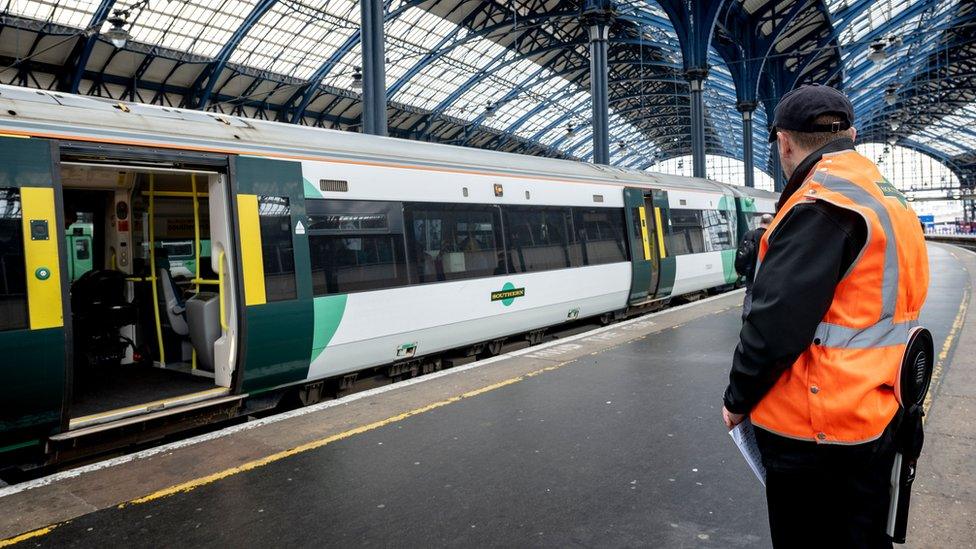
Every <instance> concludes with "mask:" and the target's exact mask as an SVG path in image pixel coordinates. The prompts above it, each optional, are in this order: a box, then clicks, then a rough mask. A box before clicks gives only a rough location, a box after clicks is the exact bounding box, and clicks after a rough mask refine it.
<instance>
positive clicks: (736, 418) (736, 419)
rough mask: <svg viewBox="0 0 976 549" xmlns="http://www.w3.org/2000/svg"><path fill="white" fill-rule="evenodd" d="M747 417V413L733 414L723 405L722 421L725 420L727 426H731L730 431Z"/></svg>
mask: <svg viewBox="0 0 976 549" xmlns="http://www.w3.org/2000/svg"><path fill="white" fill-rule="evenodd" d="M745 418H746V416H745V414H733V413H732V412H730V411H729V410H728V409H727V408H726V407H725V406H722V421H724V422H725V426H726V427H728V428H729V431H731V430H732V428H733V427H735V426H736V425H738V424H740V423H742V420H743V419H745Z"/></svg>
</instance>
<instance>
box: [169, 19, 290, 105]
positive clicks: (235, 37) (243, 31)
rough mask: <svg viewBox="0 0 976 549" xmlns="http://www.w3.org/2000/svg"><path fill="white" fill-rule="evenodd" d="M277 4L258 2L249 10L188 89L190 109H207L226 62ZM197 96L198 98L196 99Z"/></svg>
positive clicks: (187, 100)
mask: <svg viewBox="0 0 976 549" xmlns="http://www.w3.org/2000/svg"><path fill="white" fill-rule="evenodd" d="M276 3H278V0H259V1H258V3H257V4H255V5H254V7H253V8H252V9H251V12H250V13H248V14H247V17H245V18H244V21H242V22H241V26H239V27H237V29H235V30H234V33H233V34H232V35H231V36H230V38H229V39H228V40H227V42H225V43H224V45H223V47H221V48H220V52H219V53H218V54H217V56H216V57H215V58H214V60H213V61H211V62H210V63H209V64H207V66H206V67H205V68H204V69H203V71H201V72H200V75H199V76H197V79H196V81H195V82H194V83H193V86H191V87H190V94H189V96H188V97H187V98H186V104H187V106H188V107H190V108H195V109H200V110H204V109H206V108H207V103H209V102H210V95H211V94H212V93H213V89H214V85H216V84H217V81H218V80H219V79H220V74H221V73H222V72H223V71H224V67H226V66H227V61H228V60H230V56H231V54H233V53H234V50H236V49H237V46H239V45H240V43H241V41H242V40H244V37H246V36H247V33H248V32H250V31H251V28H252V27H254V25H255V24H256V23H257V22H258V21H260V20H261V18H262V17H264V14H265V13H267V12H268V10H270V9H271V8H272V7H274V5H275V4H276ZM197 96H199V97H197Z"/></svg>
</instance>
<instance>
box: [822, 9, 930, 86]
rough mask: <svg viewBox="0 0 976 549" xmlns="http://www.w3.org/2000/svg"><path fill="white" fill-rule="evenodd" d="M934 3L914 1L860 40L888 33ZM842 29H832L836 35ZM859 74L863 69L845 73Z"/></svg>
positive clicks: (852, 77)
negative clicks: (914, 2)
mask: <svg viewBox="0 0 976 549" xmlns="http://www.w3.org/2000/svg"><path fill="white" fill-rule="evenodd" d="M934 5H935V3H934V2H933V1H932V0H921V1H919V2H918V3H916V4H913V5H912V6H910V7H908V8H905V9H904V10H902V11H901V13H899V14H898V15H896V16H894V17H892V18H891V19H889V20H888V21H885V22H884V23H883V24H881V25H880V26H878V27H877V28H875V29H873V30H872V31H871V32H869V33H868V34H867V35H866V36H865V37H864V38H862V40H870V39H872V38H876V37H880V36H884V35H886V34H888V33H889V32H891V31H892V30H894V29H897V28H898V27H899V26H901V25H902V24H904V23H905V22H906V21H908V20H909V19H911V18H912V17H915V16H916V15H918V14H920V13H922V12H923V11H925V10H927V9H930V8H932V7H933V6H934ZM863 9H867V8H866V7H865V8H862V10H863ZM854 19H857V17H853V18H852V19H850V20H849V21H853V20H854ZM845 27H846V25H845ZM842 30H843V28H840V29H838V28H835V29H834V32H835V33H836V34H837V35H839V34H840V32H841V31H842ZM862 47H865V46H862ZM843 69H844V65H843V64H840V65H839V66H838V68H837V69H835V70H834V72H832V73H830V74H829V75H828V76H827V81H830V80H831V79H832V78H834V77H836V76H837V75H838V73H840V71H841V70H843ZM861 74H863V69H860V70H857V71H855V72H851V73H849V74H848V75H847V78H848V80H855V79H857V78H858V77H859V76H860V75H861Z"/></svg>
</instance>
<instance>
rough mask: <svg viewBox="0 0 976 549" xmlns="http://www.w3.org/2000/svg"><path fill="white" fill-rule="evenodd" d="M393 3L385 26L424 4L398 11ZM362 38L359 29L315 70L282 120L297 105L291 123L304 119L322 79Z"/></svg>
mask: <svg viewBox="0 0 976 549" xmlns="http://www.w3.org/2000/svg"><path fill="white" fill-rule="evenodd" d="M392 3H393V2H392V0H386V1H385V2H384V9H383V12H384V16H383V22H384V24H385V23H387V22H389V21H391V20H393V19H396V18H397V17H399V16H400V14H401V13H403V12H405V11H407V10H408V9H410V8H412V7H413V6H416V5H419V4H421V3H423V0H410V1H406V2H404V3H403V4H401V5H400V6H399V7H398V8H397V9H395V10H390V5H391V4H392ZM361 37H362V33H361V31H360V30H359V29H357V30H356V31H355V32H354V33H352V35H351V36H349V38H347V39H346V41H345V42H343V43H342V45H341V46H339V49H337V50H336V51H335V53H333V54H332V55H331V56H329V58H328V59H326V60H325V61H324V62H323V63H322V64H321V65H319V67H318V68H317V69H315V72H313V73H312V75H311V76H309V77H308V80H306V81H305V84H304V85H302V86H299V87H298V88H297V89H296V90H295V93H294V94H292V96H291V97H289V98H288V101H286V102H285V106H286V109H285V110H284V111H282V112H281V113H279V117H282V120H284V119H285V118H284V117H285V116H286V115H287V112H288V110H289V107H290V106H291V105H296V103H297V105H296V106H295V108H294V109H295V110H294V112H293V113H292V115H291V118H290V122H291V123H292V124H295V123H297V122H298V121H299V120H301V119H302V116H303V115H304V114H305V109H307V108H308V105H309V103H311V102H312V99H314V98H315V95H316V94H317V93H318V89H319V83H320V82H322V79H324V78H325V77H326V76H327V75H328V74H329V73H330V72H332V69H334V68H335V67H336V65H338V64H339V62H340V61H342V58H343V57H345V56H346V54H347V53H349V52H350V51H352V49H353V48H354V47H356V44H358V43H359V41H360V38H361Z"/></svg>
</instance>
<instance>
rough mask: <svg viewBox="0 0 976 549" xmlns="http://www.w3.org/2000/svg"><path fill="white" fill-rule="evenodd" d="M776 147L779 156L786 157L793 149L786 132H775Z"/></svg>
mask: <svg viewBox="0 0 976 549" xmlns="http://www.w3.org/2000/svg"><path fill="white" fill-rule="evenodd" d="M776 146H777V147H778V148H779V154H781V155H783V156H788V155H789V153H790V151H791V149H792V148H793V142H792V141H791V140H790V136H789V135H788V134H787V133H786V132H781V131H777V132H776Z"/></svg>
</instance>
